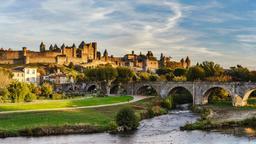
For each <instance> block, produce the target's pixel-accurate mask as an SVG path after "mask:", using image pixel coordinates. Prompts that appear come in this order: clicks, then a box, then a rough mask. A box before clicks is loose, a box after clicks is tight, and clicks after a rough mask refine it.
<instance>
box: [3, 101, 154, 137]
mask: <svg viewBox="0 0 256 144" xmlns="http://www.w3.org/2000/svg"><path fill="white" fill-rule="evenodd" d="M153 100H154V99H152V98H151V99H145V100H141V101H138V102H135V103H132V104H126V105H119V106H109V107H101V108H92V109H77V110H67V111H51V112H28V113H16V114H0V132H1V131H2V132H6V133H17V131H18V130H22V129H26V128H37V127H48V126H63V125H79V124H81V125H86V124H87V125H93V126H100V127H103V128H104V127H107V126H108V125H109V123H110V122H111V121H113V120H114V117H115V115H116V113H117V112H118V110H119V109H121V108H122V107H124V106H127V105H129V106H132V107H134V108H135V110H136V111H137V112H138V111H141V110H142V109H143V108H145V106H146V105H148V104H150V103H151V102H152V101H153Z"/></svg>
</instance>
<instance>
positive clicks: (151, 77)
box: [149, 74, 159, 81]
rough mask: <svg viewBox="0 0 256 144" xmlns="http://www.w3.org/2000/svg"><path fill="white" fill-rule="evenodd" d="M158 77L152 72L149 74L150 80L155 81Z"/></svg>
mask: <svg viewBox="0 0 256 144" xmlns="http://www.w3.org/2000/svg"><path fill="white" fill-rule="evenodd" d="M158 79H159V77H158V76H157V75H156V74H152V75H150V76H149V80H150V81H157V80H158Z"/></svg>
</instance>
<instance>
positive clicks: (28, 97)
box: [24, 92, 37, 102]
mask: <svg viewBox="0 0 256 144" xmlns="http://www.w3.org/2000/svg"><path fill="white" fill-rule="evenodd" d="M36 99H37V97H36V95H35V94H34V93H31V92H30V93H28V94H27V95H26V96H25V98H24V101H25V102H32V101H33V100H36Z"/></svg>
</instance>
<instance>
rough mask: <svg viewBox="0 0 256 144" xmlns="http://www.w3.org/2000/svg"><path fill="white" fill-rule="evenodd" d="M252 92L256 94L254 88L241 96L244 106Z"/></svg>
mask: <svg viewBox="0 0 256 144" xmlns="http://www.w3.org/2000/svg"><path fill="white" fill-rule="evenodd" d="M253 92H256V87H255V88H250V89H248V90H246V91H245V94H244V96H243V103H244V104H245V105H246V104H247V103H248V100H249V98H250V96H251V95H252V93H253Z"/></svg>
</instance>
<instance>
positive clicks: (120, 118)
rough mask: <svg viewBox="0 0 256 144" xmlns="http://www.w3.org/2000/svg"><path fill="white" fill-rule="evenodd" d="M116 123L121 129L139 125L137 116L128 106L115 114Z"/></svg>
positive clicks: (129, 128)
mask: <svg viewBox="0 0 256 144" xmlns="http://www.w3.org/2000/svg"><path fill="white" fill-rule="evenodd" d="M116 124H117V125H118V126H119V127H121V129H122V130H123V131H130V130H135V129H137V127H138V126H139V121H138V118H137V117H136V115H135V112H134V110H133V109H132V108H130V107H125V108H122V109H121V110H120V111H119V112H118V113H117V115H116Z"/></svg>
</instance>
